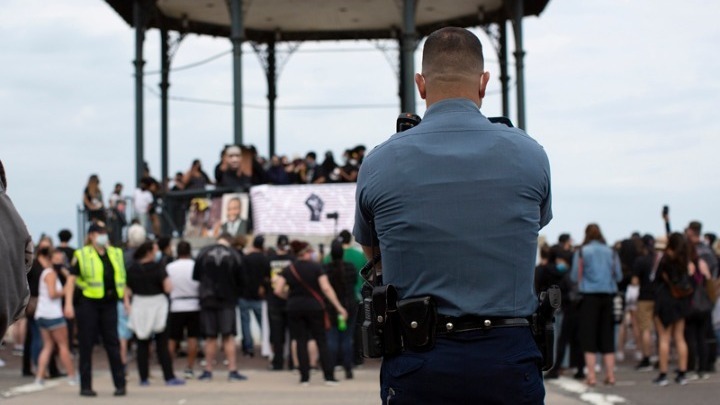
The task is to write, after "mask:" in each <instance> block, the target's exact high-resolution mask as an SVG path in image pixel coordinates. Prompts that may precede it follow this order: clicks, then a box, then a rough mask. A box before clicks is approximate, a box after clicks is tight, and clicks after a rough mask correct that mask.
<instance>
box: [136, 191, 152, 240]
mask: <svg viewBox="0 0 720 405" xmlns="http://www.w3.org/2000/svg"><path fill="white" fill-rule="evenodd" d="M153 201H155V198H154V197H153V194H152V192H151V191H150V180H148V179H142V180H141V181H140V187H139V188H137V189H135V193H134V194H133V208H134V210H135V215H136V216H137V219H138V220H139V221H140V225H142V226H143V228H145V229H146V230H147V231H148V232H152V224H151V222H150V205H152V203H153Z"/></svg>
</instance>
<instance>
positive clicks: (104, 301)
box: [65, 223, 126, 397]
mask: <svg viewBox="0 0 720 405" xmlns="http://www.w3.org/2000/svg"><path fill="white" fill-rule="evenodd" d="M88 239H89V243H88V244H87V245H86V246H84V247H83V248H82V249H78V250H76V251H75V255H74V256H73V261H72V269H71V276H70V278H69V281H68V282H69V283H71V285H70V286H69V288H67V290H66V291H67V296H66V298H65V316H66V317H67V318H74V317H75V314H76V313H77V328H78V340H79V343H80V367H79V369H80V395H82V396H92V397H94V396H96V395H97V393H96V392H95V391H93V389H92V350H93V347H94V345H95V342H96V339H97V336H98V334H100V336H102V342H103V345H104V346H105V351H106V352H107V355H108V359H109V361H110V370H111V371H112V376H113V382H114V384H115V393H114V395H115V396H123V395H125V372H124V370H123V365H122V362H121V360H120V343H119V340H118V332H117V324H118V318H117V303H118V300H122V298H123V295H124V291H125V279H126V274H125V263H124V260H123V252H122V250H121V249H119V248H116V247H112V246H110V245H109V240H108V234H107V229H105V226H104V224H102V223H95V224H92V225H90V228H89V229H88ZM74 286H77V287H78V291H77V292H75V288H74ZM74 293H77V294H81V297H80V299H79V302H78V304H77V308H73V304H72V302H73V294H74Z"/></svg>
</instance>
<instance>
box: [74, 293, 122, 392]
mask: <svg viewBox="0 0 720 405" xmlns="http://www.w3.org/2000/svg"><path fill="white" fill-rule="evenodd" d="M75 312H76V313H75V315H76V317H77V323H78V341H79V342H78V343H79V344H80V367H79V368H80V388H81V389H83V390H87V389H92V354H93V347H95V342H96V339H97V336H98V334H100V336H101V338H102V342H103V345H104V346H105V352H107V356H108V362H109V363H110V371H111V372H112V376H113V383H114V384H115V388H123V387H125V373H124V371H123V365H122V362H121V361H120V342H119V340H118V333H117V324H118V318H117V302H116V301H113V300H90V299H85V298H84V299H81V300H80V302H79V303H78V306H77V308H76V310H75Z"/></svg>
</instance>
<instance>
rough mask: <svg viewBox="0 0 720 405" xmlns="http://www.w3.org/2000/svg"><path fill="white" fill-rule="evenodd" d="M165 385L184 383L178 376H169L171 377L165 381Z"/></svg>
mask: <svg viewBox="0 0 720 405" xmlns="http://www.w3.org/2000/svg"><path fill="white" fill-rule="evenodd" d="M165 385H167V386H177V385H185V380H181V379H179V378H171V379H169V380H167V381H165Z"/></svg>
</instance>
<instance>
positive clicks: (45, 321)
mask: <svg viewBox="0 0 720 405" xmlns="http://www.w3.org/2000/svg"><path fill="white" fill-rule="evenodd" d="M53 254H58V255H63V253H62V252H61V251H55V252H54V253H53V251H52V248H49V247H43V248H41V249H40V250H39V251H38V254H37V261H38V262H39V263H40V265H42V267H43V271H42V273H41V274H40V280H39V284H38V303H37V309H36V310H35V315H34V316H35V321H36V322H37V324H38V326H39V327H40V335H41V336H42V341H43V345H42V351H41V352H40V356H39V358H38V369H37V374H36V375H35V382H36V383H37V384H43V379H44V377H45V371H46V368H47V365H48V363H49V362H50V358H51V357H52V354H53V350H54V349H55V347H56V346H57V349H58V353H59V354H60V360H61V361H62V363H63V367H65V372H66V373H67V375H68V382H69V383H70V384H71V385H77V379H76V377H75V367H73V362H72V357H71V355H70V345H69V344H68V329H67V323H66V322H65V318H64V316H63V308H62V297H63V296H64V295H65V290H64V288H63V286H62V284H61V283H60V278H59V277H58V273H59V272H60V271H62V265H61V264H60V265H53V262H52V256H53Z"/></svg>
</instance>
